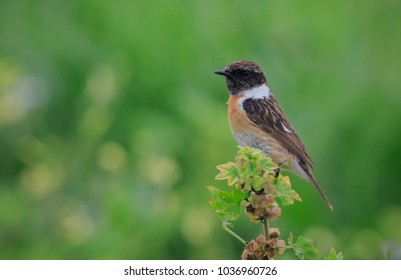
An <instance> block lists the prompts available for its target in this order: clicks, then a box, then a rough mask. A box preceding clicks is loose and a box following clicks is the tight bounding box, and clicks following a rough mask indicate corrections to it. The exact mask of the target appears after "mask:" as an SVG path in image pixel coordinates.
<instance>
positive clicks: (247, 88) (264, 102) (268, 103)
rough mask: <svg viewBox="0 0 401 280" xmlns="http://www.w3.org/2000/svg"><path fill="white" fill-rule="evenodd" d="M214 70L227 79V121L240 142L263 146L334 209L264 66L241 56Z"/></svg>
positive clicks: (262, 149)
mask: <svg viewBox="0 0 401 280" xmlns="http://www.w3.org/2000/svg"><path fill="white" fill-rule="evenodd" d="M214 73H215V74H218V75H222V76H224V77H225V79H226V84H227V88H228V91H229V93H230V97H229V99H228V102H227V104H228V122H229V126H230V129H231V132H232V134H233V136H234V138H235V140H236V141H237V143H238V144H239V145H240V146H250V147H253V148H257V149H260V150H261V151H262V153H263V154H265V155H266V156H268V157H270V158H271V159H272V161H273V162H275V163H276V164H277V165H278V167H279V169H278V172H280V170H281V169H282V170H287V171H290V172H292V173H294V174H296V175H298V176H299V177H301V178H303V179H305V180H306V181H309V182H310V183H312V184H313V185H314V186H315V188H316V190H317V191H318V192H319V194H320V195H321V196H322V197H323V199H324V200H325V201H326V203H327V205H328V206H329V208H330V209H331V210H333V206H332V204H331V202H330V200H329V198H328V197H327V195H326V194H325V192H324V191H323V189H322V188H321V187H320V185H319V183H318V182H317V181H316V179H315V177H314V176H313V173H312V169H313V161H312V159H311V157H310V156H309V153H308V151H307V150H306V148H305V145H304V144H303V143H302V141H301V139H300V138H299V136H298V134H297V133H296V132H295V130H294V128H293V127H292V125H291V124H290V122H289V121H288V119H287V117H286V115H285V114H284V112H283V110H282V109H281V108H280V106H279V104H278V103H277V100H276V98H275V97H274V96H273V94H272V91H271V90H270V87H269V85H268V83H267V80H266V76H265V74H264V72H263V70H262V68H261V67H260V66H259V65H258V64H256V63H255V62H252V61H248V60H239V61H234V62H232V63H230V64H228V65H227V66H226V67H225V68H224V69H223V70H218V71H215V72H214Z"/></svg>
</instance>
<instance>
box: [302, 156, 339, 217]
mask: <svg viewBox="0 0 401 280" xmlns="http://www.w3.org/2000/svg"><path fill="white" fill-rule="evenodd" d="M295 173H296V174H298V175H299V176H300V177H302V178H304V179H306V180H308V181H309V182H311V183H312V184H313V185H314V186H315V188H316V190H317V191H318V192H319V193H320V195H321V196H322V197H323V199H324V200H325V201H326V203H327V205H328V206H329V207H330V209H331V211H333V210H334V208H333V205H331V202H330V200H329V198H328V197H327V195H326V194H325V193H324V191H323V189H322V188H321V187H320V186H319V184H318V182H317V181H316V179H315V177H313V174H312V171H311V166H310V165H308V164H307V163H306V162H305V161H303V160H302V159H300V158H298V159H297V161H296V164H295Z"/></svg>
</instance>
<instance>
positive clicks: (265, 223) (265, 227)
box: [262, 217, 270, 240]
mask: <svg viewBox="0 0 401 280" xmlns="http://www.w3.org/2000/svg"><path fill="white" fill-rule="evenodd" d="M262 222H263V231H264V233H265V239H266V240H269V239H270V235H269V220H268V219H267V217H265V218H263V221H262Z"/></svg>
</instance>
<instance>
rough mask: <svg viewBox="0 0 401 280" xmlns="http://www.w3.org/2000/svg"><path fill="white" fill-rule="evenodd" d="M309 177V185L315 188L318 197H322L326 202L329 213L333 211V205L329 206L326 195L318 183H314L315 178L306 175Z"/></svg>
mask: <svg viewBox="0 0 401 280" xmlns="http://www.w3.org/2000/svg"><path fill="white" fill-rule="evenodd" d="M308 175H309V179H310V181H311V183H312V184H313V185H314V186H315V188H316V189H317V191H318V192H319V193H320V195H321V196H322V197H323V199H324V200H325V201H326V203H327V205H328V206H329V207H330V209H331V211H333V210H334V208H333V205H331V202H330V200H329V198H328V197H327V195H326V194H325V193H324V191H323V189H322V188H321V187H320V186H319V184H318V182H317V181H316V179H315V177H313V175H312V174H308Z"/></svg>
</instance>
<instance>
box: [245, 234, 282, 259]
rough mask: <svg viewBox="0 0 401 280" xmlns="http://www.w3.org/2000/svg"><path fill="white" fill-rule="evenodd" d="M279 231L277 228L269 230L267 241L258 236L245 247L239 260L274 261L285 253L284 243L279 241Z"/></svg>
mask: <svg viewBox="0 0 401 280" xmlns="http://www.w3.org/2000/svg"><path fill="white" fill-rule="evenodd" d="M279 236H280V231H279V230H278V229H277V228H270V229H269V239H266V238H265V237H264V236H263V235H259V236H258V237H256V239H252V240H251V241H250V242H248V243H247V244H246V246H245V249H244V251H243V252H242V255H241V258H242V259H243V260H274V259H275V258H276V256H278V255H281V254H283V253H284V251H285V241H284V240H281V239H279Z"/></svg>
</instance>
